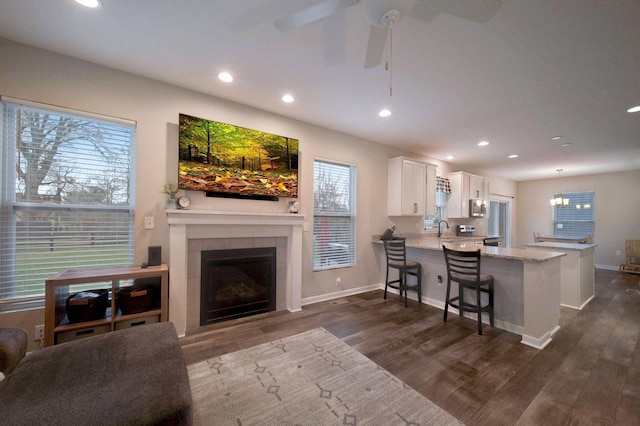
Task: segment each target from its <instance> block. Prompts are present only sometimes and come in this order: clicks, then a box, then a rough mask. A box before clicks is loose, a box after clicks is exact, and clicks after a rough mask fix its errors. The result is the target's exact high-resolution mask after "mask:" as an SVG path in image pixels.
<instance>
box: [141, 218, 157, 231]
mask: <svg viewBox="0 0 640 426" xmlns="http://www.w3.org/2000/svg"><path fill="white" fill-rule="evenodd" d="M155 227H156V221H155V218H154V217H153V216H146V217H145V218H144V229H154V228H155Z"/></svg>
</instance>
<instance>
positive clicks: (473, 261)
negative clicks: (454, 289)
mask: <svg viewBox="0 0 640 426" xmlns="http://www.w3.org/2000/svg"><path fill="white" fill-rule="evenodd" d="M442 250H443V251H444V260H445V263H446V265H447V294H446V296H445V300H444V321H447V313H448V312H449V305H451V306H453V307H454V308H458V310H459V311H460V316H462V315H463V312H475V313H477V314H478V334H480V335H482V312H488V313H489V323H490V324H491V327H493V326H494V319H493V281H494V280H493V275H489V274H483V273H481V272H480V259H481V257H480V250H475V251H457V250H450V249H448V248H446V247H445V246H442ZM452 281H455V282H457V283H458V296H455V297H451V282H452ZM465 289H468V290H472V291H473V292H475V298H474V299H475V303H471V302H465V297H464V292H465ZM482 293H485V294H487V295H488V296H489V301H488V303H487V304H486V305H484V306H482V303H481V295H482Z"/></svg>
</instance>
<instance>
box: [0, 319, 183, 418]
mask: <svg viewBox="0 0 640 426" xmlns="http://www.w3.org/2000/svg"><path fill="white" fill-rule="evenodd" d="M0 413H2V421H3V422H7V423H6V424H12V425H17V424H25V425H27V424H29V425H33V424H47V425H58V424H59V425H62V424H64V425H69V424H86V425H92V424H93V425H98V424H105V423H108V424H123V425H124V424H127V425H129V424H145V425H155V424H172V425H173V424H190V423H191V420H192V412H191V389H190V386H189V377H188V374H187V368H186V364H185V361H184V356H183V354H182V350H181V348H180V344H179V341H178V338H177V335H176V331H175V328H174V327H173V324H171V323H167V322H164V323H157V324H151V325H146V326H139V327H133V328H130V329H126V330H120V331H115V332H112V333H107V334H103V335H99V336H94V337H88V338H85V339H81V340H76V341H73V342H69V343H63V344H60V345H56V346H51V347H47V348H44V349H42V350H39V351H36V352H32V353H31V354H29V355H27V356H26V357H25V358H24V360H23V361H22V362H21V363H20V364H19V365H18V366H17V367H16V368H15V369H14V371H13V373H12V374H10V375H8V376H7V377H6V378H5V380H3V381H1V382H0Z"/></svg>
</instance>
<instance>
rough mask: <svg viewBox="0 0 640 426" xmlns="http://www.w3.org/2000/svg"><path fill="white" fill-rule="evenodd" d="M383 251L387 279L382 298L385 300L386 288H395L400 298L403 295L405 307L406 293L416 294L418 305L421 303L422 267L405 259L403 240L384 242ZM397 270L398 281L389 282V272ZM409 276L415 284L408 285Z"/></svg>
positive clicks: (405, 251)
mask: <svg viewBox="0 0 640 426" xmlns="http://www.w3.org/2000/svg"><path fill="white" fill-rule="evenodd" d="M383 243H384V251H385V254H386V256H387V277H386V279H385V284H384V298H385V299H386V298H387V288H388V287H391V288H395V289H397V290H398V291H399V292H400V297H402V293H404V306H405V307H406V306H407V291H408V290H412V291H415V292H417V293H418V303H422V265H421V264H420V263H419V262H416V261H414V260H408V259H407V248H406V245H405V239H404V238H395V239H393V240H385V241H384V242H383ZM391 269H397V270H398V279H397V280H391V281H389V271H390V270H391ZM409 276H414V277H416V283H415V284H413V285H411V284H409V283H408V281H407V278H408V277H409Z"/></svg>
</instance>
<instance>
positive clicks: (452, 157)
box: [447, 155, 455, 160]
mask: <svg viewBox="0 0 640 426" xmlns="http://www.w3.org/2000/svg"><path fill="white" fill-rule="evenodd" d="M454 158H455V157H454V156H453V155H447V160H453V159H454Z"/></svg>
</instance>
